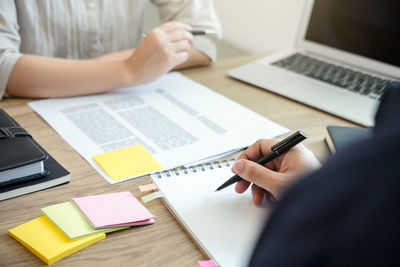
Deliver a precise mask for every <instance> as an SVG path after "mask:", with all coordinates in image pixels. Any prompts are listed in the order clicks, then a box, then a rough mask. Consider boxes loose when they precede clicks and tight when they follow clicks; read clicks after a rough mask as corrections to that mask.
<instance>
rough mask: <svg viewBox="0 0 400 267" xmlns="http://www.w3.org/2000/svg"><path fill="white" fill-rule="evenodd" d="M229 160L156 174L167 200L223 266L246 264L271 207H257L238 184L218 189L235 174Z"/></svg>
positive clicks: (170, 206) (205, 248)
mask: <svg viewBox="0 0 400 267" xmlns="http://www.w3.org/2000/svg"><path fill="white" fill-rule="evenodd" d="M227 164H228V163H226V162H225V163H221V164H218V165H220V166H221V168H218V166H217V164H215V165H213V166H214V169H213V170H211V169H210V168H209V166H203V167H198V168H197V171H196V172H195V173H193V171H190V169H188V173H187V174H185V173H184V172H183V171H180V172H179V175H177V174H176V172H175V171H170V172H169V173H170V176H169V177H168V176H167V175H166V174H165V173H164V174H161V175H160V176H159V175H158V174H154V175H152V179H153V181H154V183H155V184H156V185H157V187H158V188H159V190H160V191H161V192H162V193H163V195H164V201H165V202H166V205H167V206H168V207H169V209H170V210H171V211H172V212H173V213H174V214H175V216H176V217H177V219H178V220H179V221H180V222H181V223H182V224H183V226H184V227H185V228H186V230H187V231H189V232H190V234H191V235H192V237H193V238H194V239H195V240H196V241H197V243H198V245H200V246H201V247H202V249H203V250H204V251H205V252H206V253H207V254H208V255H209V256H210V257H211V258H213V259H214V260H215V261H216V262H217V263H218V265H221V266H230V267H234V266H246V265H247V263H248V261H249V258H250V256H251V253H252V250H253V248H254V246H255V243H256V242H257V239H258V236H259V234H260V232H261V230H262V228H263V226H264V224H265V220H266V218H267V215H268V214H269V210H270V208H269V207H268V203H264V205H263V206H261V207H256V206H255V205H254V204H253V202H252V196H251V193H250V192H249V191H250V190H248V191H247V192H246V193H244V194H241V195H239V194H237V193H235V191H234V190H235V188H234V185H232V186H230V187H227V188H225V189H223V190H221V191H218V192H215V189H216V188H217V187H218V186H220V185H221V184H222V183H223V182H225V181H226V180H227V179H228V178H230V177H231V176H232V172H231V170H230V166H227Z"/></svg>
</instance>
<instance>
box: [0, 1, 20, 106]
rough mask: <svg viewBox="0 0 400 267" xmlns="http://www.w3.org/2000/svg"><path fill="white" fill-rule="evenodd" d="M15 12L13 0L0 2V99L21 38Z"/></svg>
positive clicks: (17, 53) (16, 59)
mask: <svg viewBox="0 0 400 267" xmlns="http://www.w3.org/2000/svg"><path fill="white" fill-rule="evenodd" d="M18 29H19V26H18V21H17V11H16V7H15V3H14V1H13V0H1V1H0V99H2V98H3V96H4V94H5V91H6V88H7V83H8V79H9V77H10V74H11V71H12V70H13V68H14V65H15V63H16V62H17V61H18V59H19V58H20V57H21V56H22V54H21V53H20V52H19V46H20V43H21V37H20V35H19V33H18Z"/></svg>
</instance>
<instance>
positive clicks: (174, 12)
mask: <svg viewBox="0 0 400 267" xmlns="http://www.w3.org/2000/svg"><path fill="white" fill-rule="evenodd" d="M151 1H152V2H153V3H154V4H155V5H156V6H157V7H158V9H159V15H160V19H161V21H162V22H163V23H165V22H168V21H180V22H183V23H186V24H188V25H190V26H192V27H193V29H204V30H213V31H215V32H216V33H217V34H216V36H196V37H195V38H194V39H195V40H194V47H195V48H196V49H197V50H199V51H201V52H203V53H204V54H206V55H207V56H208V57H209V58H210V59H211V60H212V61H215V60H216V59H217V48H216V42H217V41H218V39H221V38H222V28H221V24H220V22H219V19H218V17H217V13H216V11H215V8H214V4H213V0H190V1H188V0H151Z"/></svg>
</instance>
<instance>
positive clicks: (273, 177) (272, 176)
mask: <svg viewBox="0 0 400 267" xmlns="http://www.w3.org/2000/svg"><path fill="white" fill-rule="evenodd" d="M232 169H233V171H234V172H235V173H236V174H237V175H239V176H240V177H242V178H243V179H245V180H247V181H249V182H251V183H254V184H256V185H258V186H259V187H262V188H264V189H265V190H267V191H270V192H274V191H275V190H274V189H275V182H276V181H277V180H278V179H277V178H278V177H277V176H279V173H277V172H275V171H272V170H270V169H268V168H266V167H264V166H262V165H260V164H258V163H256V162H253V161H250V160H245V159H240V160H238V161H236V163H235V164H234V165H233V168H232Z"/></svg>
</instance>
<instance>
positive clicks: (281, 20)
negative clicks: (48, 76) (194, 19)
mask: <svg viewBox="0 0 400 267" xmlns="http://www.w3.org/2000/svg"><path fill="white" fill-rule="evenodd" d="M0 1H1V0H0ZM200 1H201V0H200ZM305 1H306V0H214V5H215V9H216V10H217V13H218V17H219V19H220V21H221V24H222V28H223V30H224V38H223V42H224V43H225V44H224V46H223V47H224V48H226V47H228V48H229V45H232V46H233V47H236V48H238V49H240V50H242V51H243V52H245V53H249V54H263V53H270V52H273V51H276V50H280V49H283V48H286V47H290V46H291V45H292V44H293V42H294V39H295V33H296V30H297V26H298V23H299V20H300V15H301V14H300V13H301V9H302V7H303V4H304V2H305ZM145 12H146V15H145V17H144V30H145V32H146V31H148V30H150V29H152V28H154V27H156V26H157V25H159V23H160V22H159V19H158V13H157V10H156V8H155V7H154V6H153V5H151V4H150V3H148V4H147V6H146V11H145ZM226 43H227V44H228V46H226ZM228 52H229V51H228ZM228 54H229V53H228ZM233 54H235V53H233Z"/></svg>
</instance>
